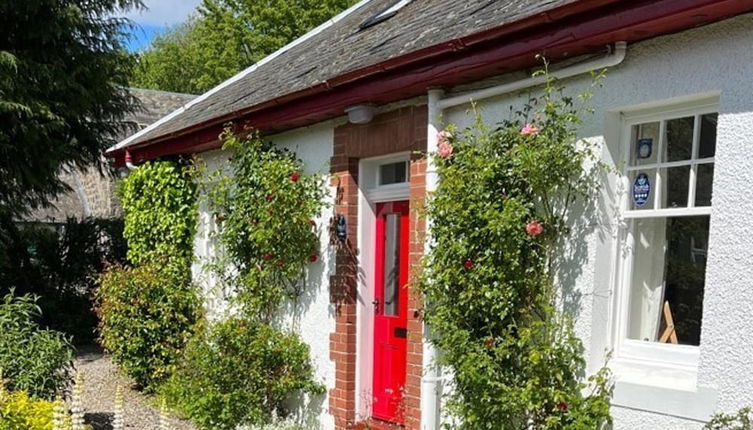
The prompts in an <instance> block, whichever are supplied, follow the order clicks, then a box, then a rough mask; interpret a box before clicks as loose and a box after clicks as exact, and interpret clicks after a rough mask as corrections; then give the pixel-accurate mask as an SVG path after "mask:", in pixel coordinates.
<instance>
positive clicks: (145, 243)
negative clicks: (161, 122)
mask: <svg viewBox="0 0 753 430" xmlns="http://www.w3.org/2000/svg"><path fill="white" fill-rule="evenodd" d="M118 194H119V196H120V199H121V204H122V205H123V211H124V212H125V228H124V231H123V236H124V237H125V238H126V240H127V242H128V259H129V260H130V261H131V263H133V264H135V265H139V264H142V263H148V262H152V261H160V262H163V263H166V264H167V265H168V266H171V267H175V268H176V269H179V270H186V271H187V270H189V267H190V264H191V260H192V258H193V240H194V235H195V234H196V217H197V214H198V212H197V206H196V185H195V182H194V180H193V178H192V170H191V168H190V167H185V166H181V165H179V164H176V163H172V162H166V161H164V162H148V163H144V164H143V165H141V166H139V168H138V169H136V170H134V171H132V172H131V173H130V174H129V175H128V176H127V177H126V178H125V179H124V180H123V182H122V183H121V186H120V188H119V190H118Z"/></svg>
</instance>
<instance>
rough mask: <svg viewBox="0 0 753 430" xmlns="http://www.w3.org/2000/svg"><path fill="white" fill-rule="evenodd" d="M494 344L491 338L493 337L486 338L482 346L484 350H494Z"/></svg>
mask: <svg viewBox="0 0 753 430" xmlns="http://www.w3.org/2000/svg"><path fill="white" fill-rule="evenodd" d="M494 343H495V342H494V338H493V337H488V338H486V340H485V341H484V345H485V346H486V348H487V349H492V348H494Z"/></svg>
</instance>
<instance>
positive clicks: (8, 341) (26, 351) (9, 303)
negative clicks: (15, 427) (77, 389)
mask: <svg viewBox="0 0 753 430" xmlns="http://www.w3.org/2000/svg"><path fill="white" fill-rule="evenodd" d="M40 313H41V311H40V309H39V307H38V306H37V305H36V299H35V298H34V297H32V296H29V295H26V296H19V297H16V296H14V295H13V294H12V293H11V294H8V295H6V296H5V297H4V298H3V299H2V302H0V369H2V375H3V376H4V377H5V378H7V379H8V380H7V387H8V389H10V390H13V391H16V390H18V391H26V392H27V393H28V394H29V395H31V396H32V397H42V398H51V397H53V396H54V395H55V394H57V393H59V392H60V391H61V390H62V389H63V388H65V386H66V385H67V383H68V381H69V379H70V372H69V370H70V367H71V361H72V359H73V347H72V346H71V344H70V340H69V338H68V337H66V336H65V335H64V334H63V333H60V332H56V331H52V330H40V329H39V327H38V326H37V324H36V322H35V319H37V318H39V316H40Z"/></svg>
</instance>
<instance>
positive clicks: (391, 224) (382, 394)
mask: <svg viewBox="0 0 753 430" xmlns="http://www.w3.org/2000/svg"><path fill="white" fill-rule="evenodd" d="M376 209H377V213H376V223H377V225H376V261H375V263H376V264H375V265H374V266H375V271H376V276H375V278H376V279H375V283H374V286H375V291H374V303H373V304H374V311H375V312H374V387H373V393H374V403H373V405H372V414H373V416H374V418H378V419H381V420H385V421H390V422H393V423H399V424H402V423H403V413H402V411H403V406H402V399H403V390H404V387H405V370H406V368H405V359H406V352H407V342H408V339H407V337H408V333H407V321H408V290H407V288H406V285H407V284H408V232H409V222H408V202H407V201H400V202H389V203H379V204H377V208H376Z"/></svg>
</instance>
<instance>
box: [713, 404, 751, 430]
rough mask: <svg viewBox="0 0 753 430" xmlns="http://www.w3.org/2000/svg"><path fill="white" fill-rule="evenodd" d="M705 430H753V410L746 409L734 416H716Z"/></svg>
mask: <svg viewBox="0 0 753 430" xmlns="http://www.w3.org/2000/svg"><path fill="white" fill-rule="evenodd" d="M703 429H704V430H751V429H753V408H750V407H744V408H742V409H740V410H739V411H737V412H735V413H734V414H730V415H726V414H716V415H714V417H713V418H712V419H711V421H709V422H708V423H707V424H706V425H705V426H704V427H703Z"/></svg>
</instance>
